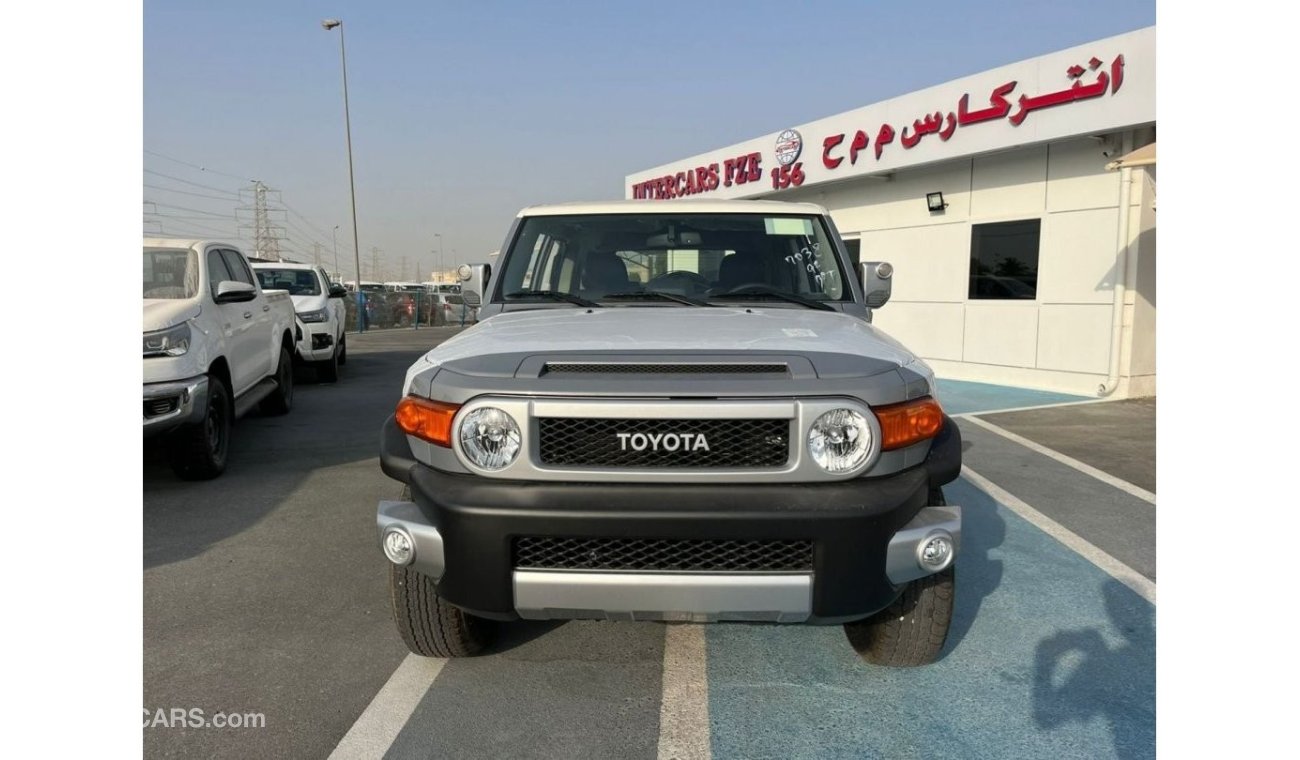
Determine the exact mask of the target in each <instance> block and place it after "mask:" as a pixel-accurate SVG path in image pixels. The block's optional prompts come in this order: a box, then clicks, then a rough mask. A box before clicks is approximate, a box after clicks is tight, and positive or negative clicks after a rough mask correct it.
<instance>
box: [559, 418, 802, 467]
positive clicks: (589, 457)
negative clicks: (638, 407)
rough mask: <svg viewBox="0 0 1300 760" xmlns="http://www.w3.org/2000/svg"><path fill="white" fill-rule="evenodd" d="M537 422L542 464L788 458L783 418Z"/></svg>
mask: <svg viewBox="0 0 1300 760" xmlns="http://www.w3.org/2000/svg"><path fill="white" fill-rule="evenodd" d="M537 426H538V434H539V436H540V447H539V456H540V458H541V463H542V464H543V465H551V466H563V467H633V468H634V467H708V468H713V467H742V468H743V467H780V466H782V465H784V464H785V463H786V461H787V460H788V459H789V457H790V421H789V420H785V419H775V420H725V419H723V420H620V419H594V418H576V417H539V418H537ZM638 448H640V449H641V450H640V451H638V450H637V449H638ZM670 448H671V449H674V450H671V451H670V450H669V449H670Z"/></svg>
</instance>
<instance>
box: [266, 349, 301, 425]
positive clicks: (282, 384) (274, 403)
mask: <svg viewBox="0 0 1300 760" xmlns="http://www.w3.org/2000/svg"><path fill="white" fill-rule="evenodd" d="M275 386H276V387H275V390H273V391H271V394H270V395H269V396H267V397H266V398H264V399H262V403H261V404H260V405H259V408H261V410H262V413H263V414H288V413H289V410H290V409H292V408H293V356H292V355H291V354H290V353H289V349H288V348H287V347H285V346H280V365H279V366H278V367H276V368H275Z"/></svg>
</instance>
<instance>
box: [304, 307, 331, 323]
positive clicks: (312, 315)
mask: <svg viewBox="0 0 1300 760" xmlns="http://www.w3.org/2000/svg"><path fill="white" fill-rule="evenodd" d="M329 318H330V317H329V313H328V312H327V311H325V310H324V309H320V310H318V311H304V312H301V313H299V314H298V319H301V320H302V321H303V322H324V321H326V320H328V319H329Z"/></svg>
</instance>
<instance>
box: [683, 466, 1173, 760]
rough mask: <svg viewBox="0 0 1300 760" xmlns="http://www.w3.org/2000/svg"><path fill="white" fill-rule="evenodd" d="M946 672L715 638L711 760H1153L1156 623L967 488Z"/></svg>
mask: <svg viewBox="0 0 1300 760" xmlns="http://www.w3.org/2000/svg"><path fill="white" fill-rule="evenodd" d="M946 491H947V492H948V500H949V501H950V502H951V503H953V504H960V505H961V506H962V507H963V509H964V511H963V522H964V526H963V545H962V553H961V555H960V557H959V559H958V562H957V601H956V610H955V613H954V621H953V628H952V630H951V632H950V633H949V638H948V643H947V645H946V648H945V654H944V656H943V658H942V659H941V660H940V661H939V662H938V663H936V664H934V665H931V666H927V667H923V668H914V669H906V670H889V669H883V668H875V667H871V666H868V665H866V664H864V663H863V662H862V661H861V660H860V659H859V658H858V657H857V655H856V654H855V653H854V652H853V650H852V649H850V648H849V646H848V644H847V642H846V640H845V636H844V632H843V631H842V630H841V629H840V628H837V627H828V628H807V627H777V626H739V625H718V626H711V627H709V628H708V629H707V632H706V635H707V641H708V682H709V710H710V719H711V720H710V722H711V727H712V749H713V755H714V757H737V758H740V757H744V758H760V757H763V758H765V757H772V758H776V757H854V758H863V757H891V758H892V757H927V758H930V757H954V758H971V757H1053V758H1063V757H1079V758H1102V757H1121V758H1136V757H1152V756H1154V754H1155V629H1154V616H1155V608H1154V606H1153V605H1151V604H1150V603H1148V602H1147V601H1146V600H1144V599H1142V598H1141V597H1139V596H1138V595H1137V594H1135V593H1134V592H1133V591H1131V590H1130V589H1128V588H1127V587H1125V586H1123V585H1122V584H1120V583H1119V582H1117V581H1115V580H1114V579H1113V578H1111V577H1109V576H1108V575H1106V574H1105V573H1103V572H1102V571H1100V570H1099V569H1097V567H1095V566H1094V565H1092V564H1091V563H1090V562H1088V561H1087V560H1085V559H1083V558H1082V557H1080V556H1079V555H1078V554H1075V553H1074V552H1072V551H1070V550H1069V549H1067V548H1066V547H1064V546H1062V545H1061V544H1060V543H1058V542H1057V541H1056V540H1054V539H1052V538H1051V537H1049V536H1047V535H1046V534H1044V533H1043V532H1042V531H1040V530H1038V529H1037V528H1035V527H1034V526H1032V525H1030V524H1029V523H1027V522H1025V521H1024V520H1022V519H1020V518H1019V517H1017V516H1016V515H1015V514H1013V513H1011V512H1009V511H1008V510H1006V509H1005V508H1004V507H1002V506H1000V505H999V504H997V503H996V502H995V501H994V500H993V499H991V498H989V497H988V496H987V495H986V494H984V493H983V492H982V491H980V490H978V489H976V488H975V487H973V486H971V485H970V484H969V483H967V482H966V481H965V480H959V481H957V482H956V483H953V484H952V485H951V486H949V487H948V488H947V489H946Z"/></svg>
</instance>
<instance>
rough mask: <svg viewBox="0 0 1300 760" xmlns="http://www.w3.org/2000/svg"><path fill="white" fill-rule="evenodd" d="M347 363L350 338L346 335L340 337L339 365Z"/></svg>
mask: <svg viewBox="0 0 1300 760" xmlns="http://www.w3.org/2000/svg"><path fill="white" fill-rule="evenodd" d="M347 363H348V338H347V336H346V335H345V336H343V337H342V338H339V366H340V367H341V366H343V365H344V364H347Z"/></svg>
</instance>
